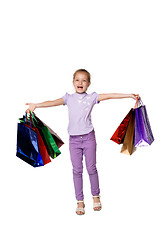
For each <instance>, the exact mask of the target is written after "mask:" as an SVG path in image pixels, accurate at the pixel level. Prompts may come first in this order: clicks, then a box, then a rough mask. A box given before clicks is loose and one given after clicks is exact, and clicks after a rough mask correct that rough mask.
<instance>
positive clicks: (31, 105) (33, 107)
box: [26, 103, 36, 113]
mask: <svg viewBox="0 0 160 240" xmlns="http://www.w3.org/2000/svg"><path fill="white" fill-rule="evenodd" d="M26 105H29V108H28V109H27V110H26V113H29V112H30V111H31V112H33V111H34V110H35V109H36V104H35V103H26Z"/></svg>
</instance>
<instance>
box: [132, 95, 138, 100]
mask: <svg viewBox="0 0 160 240" xmlns="http://www.w3.org/2000/svg"><path fill="white" fill-rule="evenodd" d="M131 97H132V98H133V99H134V100H137V99H140V96H139V94H131Z"/></svg>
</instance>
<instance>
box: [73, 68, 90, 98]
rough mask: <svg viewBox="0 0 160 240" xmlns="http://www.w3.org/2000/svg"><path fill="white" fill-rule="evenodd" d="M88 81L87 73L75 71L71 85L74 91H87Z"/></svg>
mask: <svg viewBox="0 0 160 240" xmlns="http://www.w3.org/2000/svg"><path fill="white" fill-rule="evenodd" d="M90 84H91V83H90V82H89V81H88V75H87V74H86V73H84V72H77V73H76V75H75V78H74V80H73V86H74V88H75V91H76V93H84V92H86V91H87V89H88V87H89V86H90Z"/></svg>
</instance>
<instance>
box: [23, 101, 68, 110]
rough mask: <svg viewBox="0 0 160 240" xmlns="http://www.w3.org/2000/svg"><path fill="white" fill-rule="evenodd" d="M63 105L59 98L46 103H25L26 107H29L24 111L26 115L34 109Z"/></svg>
mask: <svg viewBox="0 0 160 240" xmlns="http://www.w3.org/2000/svg"><path fill="white" fill-rule="evenodd" d="M63 104H64V100H63V98H59V99H56V100H53V101H46V102H42V103H26V105H29V107H28V109H27V110H26V112H27V113H29V111H31V112H33V111H34V110H35V109H36V108H42V107H55V106H60V105H63Z"/></svg>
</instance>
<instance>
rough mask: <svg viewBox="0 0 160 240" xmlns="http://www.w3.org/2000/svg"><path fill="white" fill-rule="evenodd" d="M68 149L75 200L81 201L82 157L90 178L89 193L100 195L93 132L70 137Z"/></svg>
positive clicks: (82, 196)
mask: <svg viewBox="0 0 160 240" xmlns="http://www.w3.org/2000/svg"><path fill="white" fill-rule="evenodd" d="M69 149H70V156H71V162H72V166H73V180H74V187H75V194H76V199H77V200H78V201H79V200H83V198H84V195H83V178H82V174H83V155H84V156H85V162H86V168H87V172H88V174H89V178H90V184H91V193H92V195H93V196H97V195H99V193H100V189H99V179H98V173H97V168H96V139H95V132H94V130H93V131H92V132H90V133H88V134H84V135H75V136H70V138H69Z"/></svg>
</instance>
